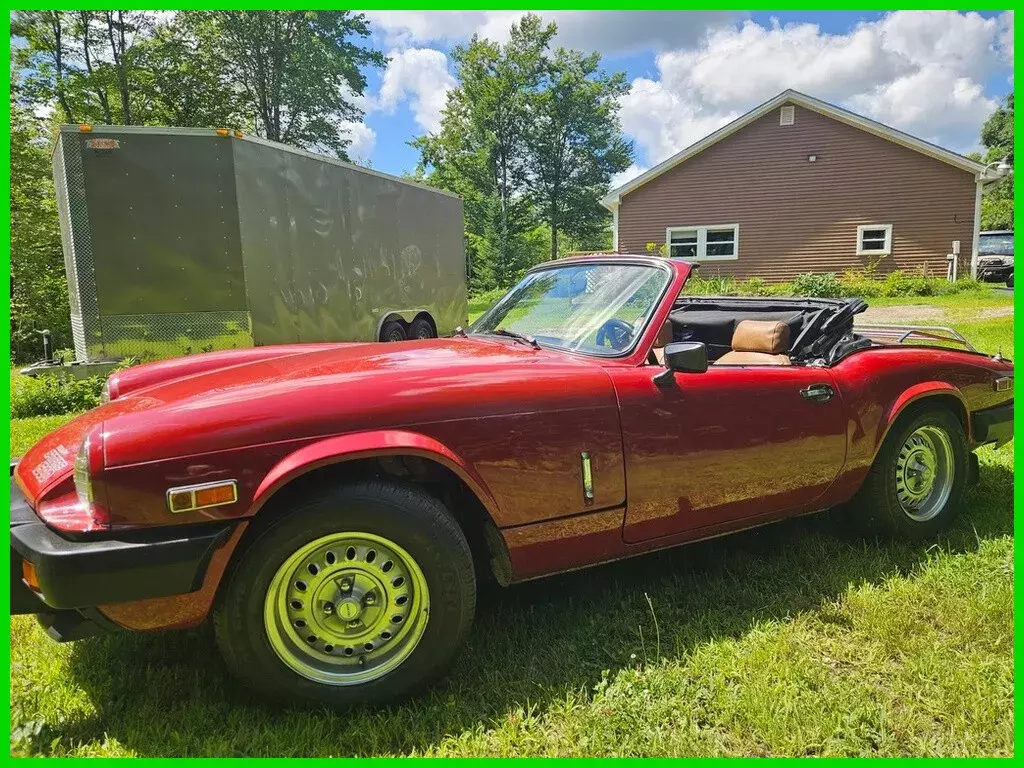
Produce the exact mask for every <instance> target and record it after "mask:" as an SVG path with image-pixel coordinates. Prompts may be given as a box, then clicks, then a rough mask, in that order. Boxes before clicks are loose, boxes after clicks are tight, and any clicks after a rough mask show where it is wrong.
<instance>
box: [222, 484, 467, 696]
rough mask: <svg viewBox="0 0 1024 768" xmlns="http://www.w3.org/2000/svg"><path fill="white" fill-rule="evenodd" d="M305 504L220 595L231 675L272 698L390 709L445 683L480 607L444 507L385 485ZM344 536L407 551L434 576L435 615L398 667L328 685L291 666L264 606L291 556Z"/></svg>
mask: <svg viewBox="0 0 1024 768" xmlns="http://www.w3.org/2000/svg"><path fill="white" fill-rule="evenodd" d="M296 505H297V508H296V509H295V510H294V511H292V512H290V513H286V514H284V516H283V517H282V518H281V519H280V520H277V521H276V522H274V523H273V524H272V525H270V526H269V527H268V528H267V529H266V530H264V531H262V532H261V533H260V534H259V536H258V538H256V539H255V540H254V541H253V542H252V543H251V545H250V546H248V547H247V548H246V550H245V551H244V552H243V553H242V554H241V556H240V559H239V560H238V561H237V562H235V563H233V564H232V568H231V570H230V573H229V574H228V576H227V578H226V583H225V584H224V585H223V586H222V588H221V590H220V594H219V595H218V601H217V605H216V607H215V610H214V617H213V624H214V632H215V635H216V638H217V644H218V646H219V647H220V650H221V653H222V654H223V656H224V660H225V661H226V663H227V666H228V667H229V668H230V669H231V671H232V672H233V673H234V674H235V675H236V676H237V677H238V678H239V679H240V680H241V681H242V682H243V683H245V684H246V685H247V686H249V687H251V688H252V689H254V690H256V691H257V692H259V693H261V694H263V695H264V696H267V697H268V698H271V699H285V698H287V699H293V698H299V699H305V700H311V701H318V702H325V703H328V704H331V705H335V706H347V705H350V704H356V703H380V702H385V701H390V700H393V699H396V698H399V697H404V696H407V695H409V694H410V693H413V692H414V691H416V690H417V689H419V688H421V687H423V686H425V685H427V684H428V683H430V682H431V681H432V680H434V679H435V678H437V677H438V676H439V675H440V674H441V673H442V672H443V671H444V669H445V668H446V666H447V665H448V663H449V662H450V661H451V659H452V657H453V656H454V654H455V652H456V650H457V649H458V647H459V645H460V643H461V642H462V640H463V638H464V637H465V635H466V633H467V632H468V630H469V627H470V624H471V623H472V621H473V613H474V609H475V607H476V579H475V574H474V571H473V558H472V555H471V553H470V548H469V545H468V544H467V543H466V538H465V536H464V535H463V533H462V530H461V529H460V528H459V526H458V524H457V523H456V522H455V520H454V518H453V517H452V516H451V514H449V512H448V510H447V509H446V508H445V506H444V505H443V504H442V503H441V502H440V501H438V500H437V499H435V498H434V497H433V496H430V495H429V494H427V493H425V492H424V491H422V490H421V489H420V488H417V487H416V486H413V485H406V484H401V483H391V482H383V481H377V480H373V481H361V482H357V483H353V484H351V485H346V486H342V487H339V488H335V489H333V490H330V491H328V492H326V493H324V494H323V495H322V496H320V497H317V498H312V499H307V500H306V501H296ZM267 511H268V512H269V511H270V510H267ZM277 511H279V512H282V511H284V510H277ZM342 531H358V532H362V533H367V534H373V535H376V536H380V537H384V538H386V539H388V540H390V541H391V542H394V543H395V544H397V545H398V546H400V547H402V548H403V549H404V550H405V552H407V553H408V554H409V555H411V556H412V557H413V558H414V559H415V561H416V563H417V564H418V566H419V567H420V569H421V570H422V572H423V575H424V576H425V578H426V583H427V587H428V590H429V601H430V608H429V613H428V614H427V616H426V619H425V622H426V623H425V625H424V629H423V634H422V636H421V638H420V639H419V641H418V643H416V644H415V647H414V649H413V650H412V651H411V653H410V655H409V656H408V657H407V658H405V659H404V661H402V662H401V664H400V665H399V666H397V667H396V668H394V669H392V670H391V671H390V672H387V673H386V674H384V675H383V676H382V677H378V678H376V679H374V680H371V681H368V682H360V683H357V684H349V685H329V684H326V683H321V682H315V681H313V680H311V679H308V678H307V677H305V676H303V675H301V674H299V673H298V672H296V671H293V669H292V668H291V667H289V666H288V665H287V664H286V663H285V662H284V661H282V659H281V657H280V656H279V655H278V653H277V652H276V651H275V650H274V648H273V646H272V645H271V642H270V639H269V637H268V631H267V625H266V623H265V621H264V602H265V599H266V597H267V593H268V589H269V588H270V585H271V582H272V580H273V579H274V576H275V574H276V573H277V571H278V569H279V568H281V567H282V564H283V563H285V562H286V561H287V559H288V558H289V556H290V555H292V554H293V553H294V552H296V551H297V550H299V549H300V548H302V547H304V546H306V545H308V544H309V543H310V542H313V541H316V540H318V539H320V538H321V537H323V536H329V535H331V534H336V533H339V532H342Z"/></svg>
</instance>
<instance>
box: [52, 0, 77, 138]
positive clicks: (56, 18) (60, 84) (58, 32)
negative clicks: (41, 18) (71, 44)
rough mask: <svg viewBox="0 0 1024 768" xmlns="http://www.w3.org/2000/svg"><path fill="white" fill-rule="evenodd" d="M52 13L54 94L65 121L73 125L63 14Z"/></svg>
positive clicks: (58, 12)
mask: <svg viewBox="0 0 1024 768" xmlns="http://www.w3.org/2000/svg"><path fill="white" fill-rule="evenodd" d="M51 13H52V16H51V17H50V25H51V28H52V30H53V65H54V68H55V70H56V71H55V77H56V82H55V83H54V92H55V93H56V94H57V103H59V104H60V108H61V109H62V110H64V119H65V121H66V122H69V123H73V122H75V118H74V116H73V115H72V114H71V105H70V104H68V97H67V95H66V94H65V93H64V37H63V30H62V28H61V24H60V14H61V12H60V11H51Z"/></svg>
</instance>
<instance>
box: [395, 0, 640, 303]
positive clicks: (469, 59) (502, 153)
mask: <svg viewBox="0 0 1024 768" xmlns="http://www.w3.org/2000/svg"><path fill="white" fill-rule="evenodd" d="M555 33H556V27H555V25H554V24H548V25H544V24H542V23H541V21H540V18H539V17H537V16H535V15H532V14H527V15H526V16H524V17H523V18H522V20H521V21H520V22H519V23H517V24H514V25H513V26H512V28H511V30H510V34H509V39H508V42H506V43H504V44H499V43H496V42H494V41H492V40H487V39H484V38H480V37H478V36H474V37H473V38H472V39H471V40H470V42H469V43H468V44H467V45H462V46H456V48H455V49H454V50H453V51H452V54H451V58H452V62H453V64H454V67H455V75H456V78H457V80H458V82H459V85H458V87H457V88H454V89H453V90H452V91H450V92H449V94H448V102H447V104H446V107H445V110H444V116H443V120H442V124H441V129H440V131H439V132H438V133H437V134H432V135H428V136H421V137H420V138H418V139H416V140H415V141H414V142H412V145H413V146H414V147H415V148H416V149H418V150H419V152H420V167H419V169H418V174H419V176H420V177H421V178H422V179H423V180H425V181H426V182H428V183H429V184H432V185H433V186H437V187H440V188H442V189H447V190H450V191H452V192H455V193H457V194H459V195H461V196H462V198H463V210H464V212H465V226H466V243H467V251H468V256H469V260H470V275H471V277H470V284H471V288H472V289H473V290H474V291H478V292H479V291H484V290H489V289H491V288H495V287H501V288H506V287H509V286H510V285H512V283H514V282H515V281H516V280H517V279H518V277H519V276H520V275H521V274H522V272H523V270H524V269H526V268H527V267H529V266H531V265H532V264H535V263H537V262H538V261H541V260H543V259H544V258H552V257H556V258H557V257H558V256H559V255H562V254H563V253H564V250H565V249H564V248H563V246H562V242H561V240H562V237H563V235H564V236H566V237H567V238H568V239H569V240H570V241H571V245H572V246H573V247H578V248H580V249H583V250H588V249H591V248H604V247H608V237H607V234H606V232H605V228H606V225H607V223H608V214H607V212H605V211H604V210H603V209H602V208H601V207H600V206H599V203H598V200H599V198H600V197H601V195H603V194H604V193H605V191H606V190H607V188H608V184H609V181H610V178H611V174H613V173H615V172H617V171H619V170H622V169H624V168H626V167H628V165H629V162H630V156H631V153H632V150H631V147H630V146H629V145H628V144H627V143H626V142H625V141H624V140H623V138H622V134H621V131H620V129H619V124H618V119H617V109H618V98H619V96H620V95H621V94H622V93H623V92H624V89H625V81H624V77H623V76H622V75H612V76H609V75H606V74H605V73H603V72H602V71H601V70H600V68H599V65H600V58H599V57H598V56H597V55H596V54H593V55H589V56H587V55H583V54H581V53H580V52H578V51H565V50H561V49H559V50H556V51H554V52H552V51H551V41H552V38H553V37H554V35H555ZM542 234H543V235H545V236H546V238H547V240H548V242H547V244H546V247H545V243H542V242H540V236H541V235H542ZM545 251H546V253H545Z"/></svg>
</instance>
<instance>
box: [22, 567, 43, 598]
mask: <svg viewBox="0 0 1024 768" xmlns="http://www.w3.org/2000/svg"><path fill="white" fill-rule="evenodd" d="M21 578H22V580H23V581H24V582H25V583H26V584H28V586H29V587H30V588H31V589H32V590H33V591H34V592H38V591H39V577H38V576H37V575H36V567H35V565H33V564H32V563H30V562H29V561H28V560H22V561H21Z"/></svg>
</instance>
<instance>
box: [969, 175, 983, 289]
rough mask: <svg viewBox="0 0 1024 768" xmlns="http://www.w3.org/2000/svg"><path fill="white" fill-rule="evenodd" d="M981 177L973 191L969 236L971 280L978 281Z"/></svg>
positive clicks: (980, 176)
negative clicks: (971, 222)
mask: <svg viewBox="0 0 1024 768" xmlns="http://www.w3.org/2000/svg"><path fill="white" fill-rule="evenodd" d="M982 175H983V174H980V173H979V174H978V180H977V185H976V188H975V190H974V232H973V233H972V235H971V280H977V279H978V235H979V233H980V232H981V188H982V185H983V182H982Z"/></svg>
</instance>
